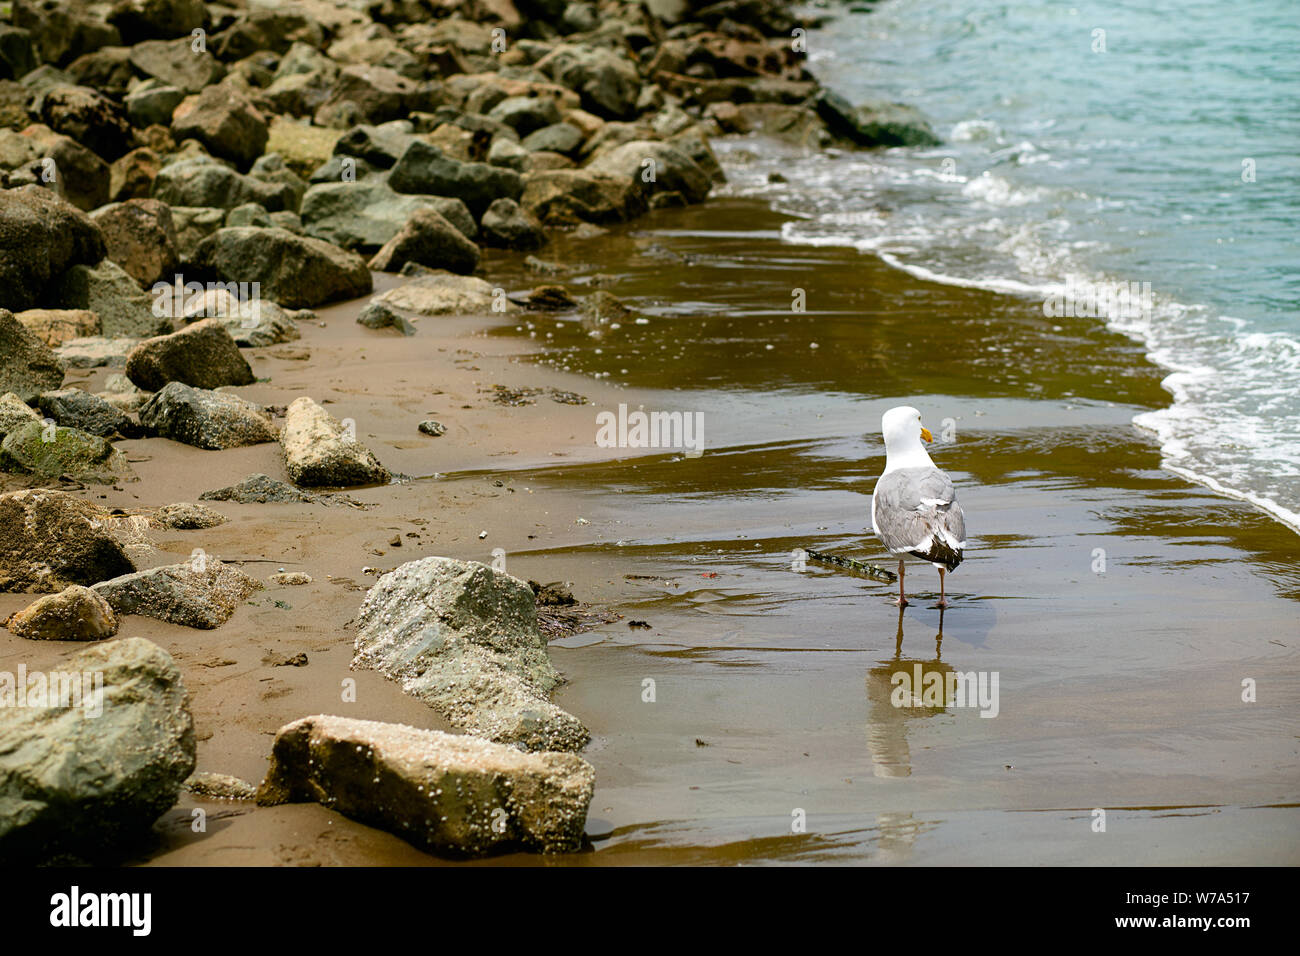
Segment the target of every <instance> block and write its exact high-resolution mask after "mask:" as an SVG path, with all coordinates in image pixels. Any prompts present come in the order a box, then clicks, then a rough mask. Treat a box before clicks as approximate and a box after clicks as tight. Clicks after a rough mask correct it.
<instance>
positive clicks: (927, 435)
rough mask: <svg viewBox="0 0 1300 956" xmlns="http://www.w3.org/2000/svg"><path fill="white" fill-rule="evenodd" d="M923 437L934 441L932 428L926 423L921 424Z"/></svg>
mask: <svg viewBox="0 0 1300 956" xmlns="http://www.w3.org/2000/svg"><path fill="white" fill-rule="evenodd" d="M921 437H922V438H924V439H925V440H926V441H934V436H933V435H931V434H930V429H928V428H926V427H925V426H924V425H922V426H921Z"/></svg>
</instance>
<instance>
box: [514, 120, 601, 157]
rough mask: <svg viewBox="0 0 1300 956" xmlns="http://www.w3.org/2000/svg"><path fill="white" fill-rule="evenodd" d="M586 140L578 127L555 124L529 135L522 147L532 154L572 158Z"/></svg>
mask: <svg viewBox="0 0 1300 956" xmlns="http://www.w3.org/2000/svg"><path fill="white" fill-rule="evenodd" d="M584 139H585V137H584V136H583V135H582V131H581V130H579V129H578V128H577V127H575V126H570V125H569V124H568V123H554V124H552V125H550V126H543V127H542V128H541V129H539V130H537V131H536V132H533V133H530V134H528V136H526V137H524V141H523V144H522V145H523V148H524V149H526V150H528V151H529V152H530V153H538V152H542V151H547V152H552V153H562V154H563V155H565V156H572V155H573V154H575V153H577V151H578V149H579V147H581V146H582V143H583V140H584Z"/></svg>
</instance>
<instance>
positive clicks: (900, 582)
mask: <svg viewBox="0 0 1300 956" xmlns="http://www.w3.org/2000/svg"><path fill="white" fill-rule="evenodd" d="M891 603H893V604H897V605H898V606H899V607H907V605H908V604H909V603H910V602H909V601H908V600H907V598H906V597H904V596H903V559H902V558H899V559H898V600H897V601H893V602H891Z"/></svg>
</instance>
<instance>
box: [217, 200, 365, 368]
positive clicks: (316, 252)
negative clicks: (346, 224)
mask: <svg viewBox="0 0 1300 956" xmlns="http://www.w3.org/2000/svg"><path fill="white" fill-rule="evenodd" d="M191 264H192V265H193V266H194V268H196V269H197V270H200V271H201V272H205V273H207V274H209V275H211V276H213V277H214V278H217V279H219V280H221V281H225V282H259V283H261V294H262V295H264V296H266V297H267V298H269V299H273V300H274V301H276V302H278V303H279V304H280V305H282V306H284V307H285V308H290V309H303V308H312V307H313V306H317V305H322V304H324V303H326V302H334V301H336V300H338V299H355V298H357V297H358V296H363V295H366V294H368V293H369V292H371V291H372V290H373V289H374V280H373V279H372V278H371V275H370V270H369V269H367V268H366V262H365V260H364V259H362V258H361V257H360V256H358V255H357V254H356V253H353V252H348V251H347V250H345V249H340V248H339V247H338V246H335V245H331V244H330V243H328V242H325V241H323V240H321V239H313V238H311V237H309V236H296V235H294V234H293V233H291V232H288V231H287V230H284V229H263V228H259V227H256V226H236V227H231V228H227V229H220V230H218V231H217V232H215V233H213V234H212V235H210V236H208V238H206V239H204V240H203V241H202V242H200V243H199V245H198V248H196V249H195V250H194V255H193V256H192V257H191ZM232 384H233V383H232Z"/></svg>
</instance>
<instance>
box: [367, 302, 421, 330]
mask: <svg viewBox="0 0 1300 956" xmlns="http://www.w3.org/2000/svg"><path fill="white" fill-rule="evenodd" d="M357 321H358V322H359V323H361V324H362V325H364V326H365V327H366V328H368V329H388V328H393V329H397V330H398V331H399V332H401V333H402V334H403V335H414V334H415V326H414V325H413V324H412V323H411V320H410V319H408V318H407V317H406V316H404V315H402V314H401V313H400V312H398V311H397V310H396V309H392V308H389V307H388V306H387V305H385V304H384V303H382V302H371V303H370V304H369V305H367V306H366V307H365V308H364V309H362V310H361V314H360V315H358V316H357Z"/></svg>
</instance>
